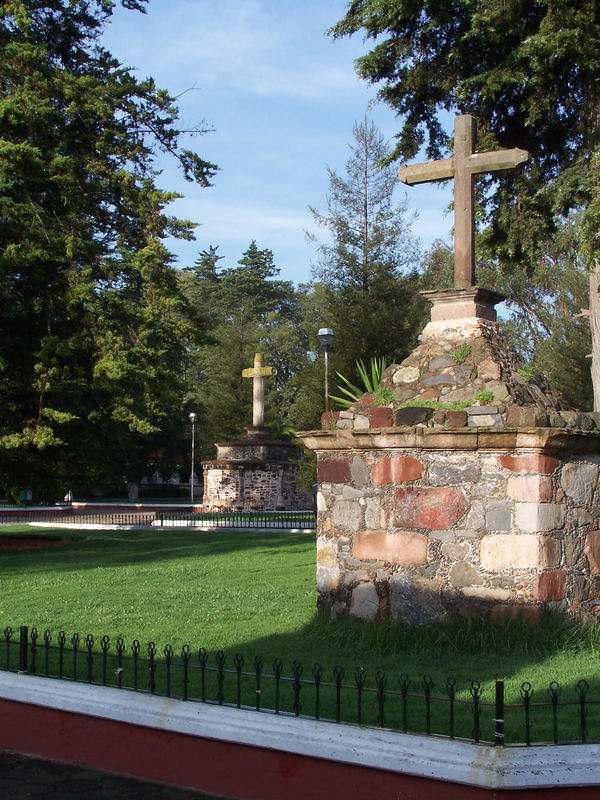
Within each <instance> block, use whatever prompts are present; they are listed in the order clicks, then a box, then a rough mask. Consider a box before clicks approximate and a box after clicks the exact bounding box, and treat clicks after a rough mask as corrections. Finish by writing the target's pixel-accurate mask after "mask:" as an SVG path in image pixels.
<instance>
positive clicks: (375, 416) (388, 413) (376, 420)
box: [368, 406, 394, 428]
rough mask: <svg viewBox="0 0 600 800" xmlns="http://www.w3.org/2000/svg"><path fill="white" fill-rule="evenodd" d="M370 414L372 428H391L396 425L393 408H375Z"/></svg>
mask: <svg viewBox="0 0 600 800" xmlns="http://www.w3.org/2000/svg"><path fill="white" fill-rule="evenodd" d="M368 413H369V420H370V423H369V424H370V427H371V428H391V426H392V425H393V424H394V419H393V416H392V409H391V408H384V407H382V406H374V407H373V408H371V409H370V410H369V412H368Z"/></svg>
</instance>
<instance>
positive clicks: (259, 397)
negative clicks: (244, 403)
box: [242, 353, 277, 428]
mask: <svg viewBox="0 0 600 800" xmlns="http://www.w3.org/2000/svg"><path fill="white" fill-rule="evenodd" d="M269 375H277V370H276V369H275V367H265V366H263V354H262V353H256V354H255V355H254V365H253V366H252V367H248V369H243V370H242V378H252V427H253V428H263V427H264V424H265V378H266V377H268V376H269Z"/></svg>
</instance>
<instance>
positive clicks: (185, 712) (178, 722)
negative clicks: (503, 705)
mask: <svg viewBox="0 0 600 800" xmlns="http://www.w3.org/2000/svg"><path fill="white" fill-rule="evenodd" d="M2 700H8V701H11V702H17V703H24V704H26V705H34V706H40V707H44V708H52V709H57V710H59V711H61V712H64V713H67V714H79V715H86V716H88V717H98V718H101V719H111V720H115V721H118V722H122V723H125V724H129V725H137V726H142V727H147V728H153V729H158V730H161V731H163V732H165V731H172V732H173V733H178V734H185V735H188V736H197V737H201V738H208V739H212V740H216V741H224V742H231V743H235V744H242V745H247V746H250V747H258V748H268V749H271V750H275V751H280V752H286V753H293V754H297V755H299V756H307V757H310V758H319V759H327V760H331V761H337V762H341V763H347V764H354V765H359V766H365V767H372V768H375V769H382V770H387V771H391V772H397V773H403V774H407V775H414V776H417V777H422V778H429V779H435V780H442V781H450V782H452V783H461V784H468V785H472V786H480V787H485V788H488V789H521V788H544V787H551V786H561V787H568V786H596V785H599V784H600V776H599V773H598V767H597V765H598V762H599V760H600V745H598V744H585V745H583V744H582V745H559V746H554V745H548V746H533V747H496V748H494V747H490V746H488V745H476V744H471V743H468V742H460V741H456V740H454V741H452V740H449V739H435V738H432V737H427V736H416V735H412V734H403V733H397V732H394V731H389V730H385V729H383V730H382V729H373V728H359V727H355V726H352V725H344V724H339V725H336V724H335V723H327V722H317V721H314V720H307V719H297V718H295V717H286V716H276V715H275V714H269V713H259V712H256V711H245V710H238V709H234V708H228V707H224V706H211V705H205V704H202V703H195V702H183V701H181V700H175V699H172V698H166V697H153V696H148V695H141V694H137V693H135V692H130V691H126V690H118V689H112V688H108V687H100V686H91V685H87V684H76V683H72V682H71V681H59V680H55V679H52V678H38V677H36V676H32V675H24V674H15V673H8V672H0V702H1V701H2Z"/></svg>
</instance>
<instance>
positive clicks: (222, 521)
mask: <svg viewBox="0 0 600 800" xmlns="http://www.w3.org/2000/svg"><path fill="white" fill-rule="evenodd" d="M175 523H176V524H177V525H178V526H181V527H186V526H190V527H206V528H278V529H285V528H314V527H315V524H316V523H315V515H314V513H313V512H312V511H215V512H210V511H157V512H156V522H155V524H156V525H173V524H175Z"/></svg>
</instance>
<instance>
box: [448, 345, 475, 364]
mask: <svg viewBox="0 0 600 800" xmlns="http://www.w3.org/2000/svg"><path fill="white" fill-rule="evenodd" d="M471 350H472V347H471V345H470V344H461V345H459V346H458V347H457V348H456V350H453V351H452V353H450V358H451V359H452V361H454V363H455V364H464V363H465V361H466V360H467V358H468V357H469V356H470V355H471Z"/></svg>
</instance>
